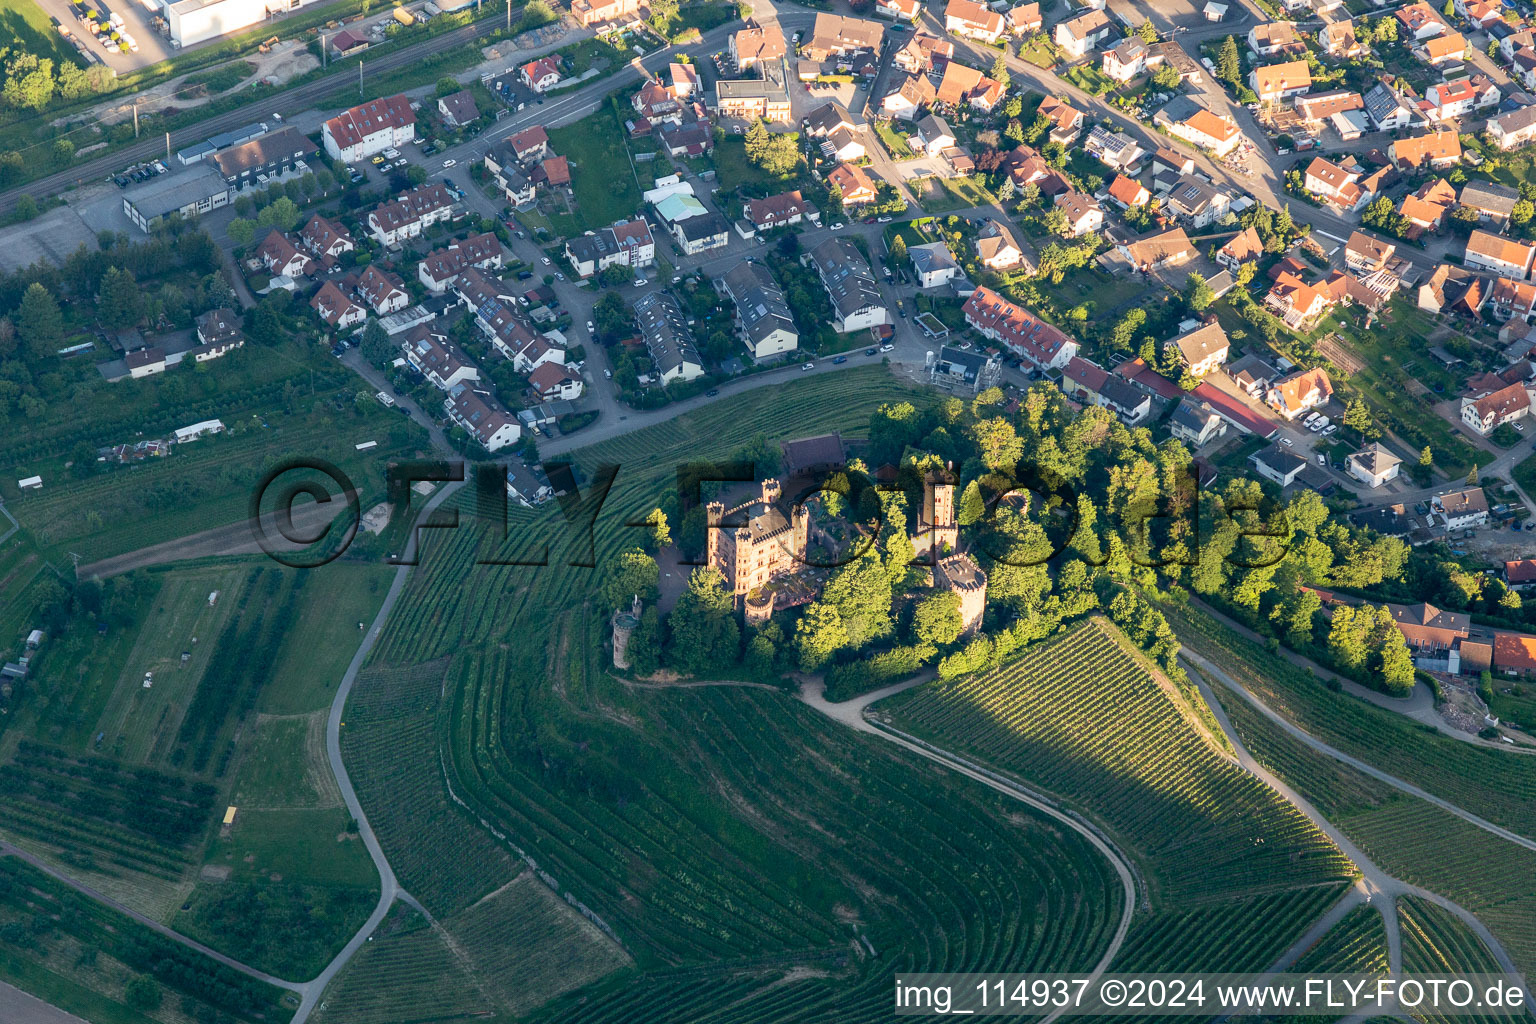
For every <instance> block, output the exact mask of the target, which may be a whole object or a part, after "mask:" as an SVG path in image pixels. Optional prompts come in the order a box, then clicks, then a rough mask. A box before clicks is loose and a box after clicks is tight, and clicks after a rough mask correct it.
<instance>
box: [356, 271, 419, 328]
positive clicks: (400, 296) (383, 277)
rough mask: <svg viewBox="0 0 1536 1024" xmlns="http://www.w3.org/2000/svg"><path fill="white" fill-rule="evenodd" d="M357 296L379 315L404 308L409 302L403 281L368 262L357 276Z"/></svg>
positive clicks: (409, 298)
mask: <svg viewBox="0 0 1536 1024" xmlns="http://www.w3.org/2000/svg"><path fill="white" fill-rule="evenodd" d="M356 291H357V297H358V298H359V299H361V300H362V301H363V302H365V303H367V304H368V305H369V306H370V307H372V309H373V311H374V312H375V313H377V314H378V315H379V316H383V315H384V314H386V313H393V312H395V311H396V310H397V309H404V308H405V307H406V306H409V305H410V304H411V297H410V295H409V294H407V293H406V290H405V282H404V281H402V280H400V278H398V277H396V276H395V275H394V274H392V273H390V272H389V271H387V270H385V269H383V268H382V267H380V266H379V265H378V264H370V265H369V266H368V267H367V268H365V269H364V270H363V272H362V274H360V275H358V278H357V287H356Z"/></svg>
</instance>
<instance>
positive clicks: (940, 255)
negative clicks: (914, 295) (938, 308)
mask: <svg viewBox="0 0 1536 1024" xmlns="http://www.w3.org/2000/svg"><path fill="white" fill-rule="evenodd" d="M907 256H908V258H909V259H910V260H911V261H912V273H913V275H914V276H915V277H916V278H917V286H918V287H919V288H937V287H938V286H939V285H941V284H948V283H949V282H950V281H953V280H954V279H955V275H956V274H958V273H959V272H960V266H959V264H957V263H956V262H955V258H954V257H953V256H951V255H950V253H949V247H948V246H947V245H945V244H944V243H943V242H928V243H926V244H924V245H914V246H912V247H911V248H909V249H908V250H907Z"/></svg>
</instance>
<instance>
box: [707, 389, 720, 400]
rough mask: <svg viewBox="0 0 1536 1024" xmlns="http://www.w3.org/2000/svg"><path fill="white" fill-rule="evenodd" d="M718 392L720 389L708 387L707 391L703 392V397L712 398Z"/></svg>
mask: <svg viewBox="0 0 1536 1024" xmlns="http://www.w3.org/2000/svg"><path fill="white" fill-rule="evenodd" d="M719 393H720V389H719V388H710V389H709V390H708V391H706V392H704V397H705V398H714V397H715V396H716V395H718V394H719Z"/></svg>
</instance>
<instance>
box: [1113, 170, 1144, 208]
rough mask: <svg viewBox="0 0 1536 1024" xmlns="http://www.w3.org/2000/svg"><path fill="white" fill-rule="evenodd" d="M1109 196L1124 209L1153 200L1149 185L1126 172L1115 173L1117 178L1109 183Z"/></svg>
mask: <svg viewBox="0 0 1536 1024" xmlns="http://www.w3.org/2000/svg"><path fill="white" fill-rule="evenodd" d="M1109 198H1110V199H1112V200H1114V202H1115V205H1117V206H1119V207H1120V209H1122V210H1128V209H1130V208H1131V207H1133V206H1145V205H1147V203H1149V202H1151V200H1152V193H1151V192H1149V191H1148V190H1147V186H1145V185H1143V184H1142V183H1141V182H1139V181H1137V180H1136V179H1135V178H1131V177H1127V176H1126V175H1124V174H1117V175H1115V180H1114V181H1111V182H1110V183H1109Z"/></svg>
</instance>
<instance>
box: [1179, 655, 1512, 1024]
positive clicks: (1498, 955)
mask: <svg viewBox="0 0 1536 1024" xmlns="http://www.w3.org/2000/svg"><path fill="white" fill-rule="evenodd" d="M1181 659H1183V660H1184V662H1185V666H1186V668H1189V669H1194V670H1195V671H1193V673H1192V674H1193V676H1194V679H1195V682H1196V684H1197V685H1198V686H1199V688H1200V693H1201V695H1202V696H1203V697H1204V698H1205V701H1206V703H1207V704H1209V705H1210V708H1211V711H1212V713H1213V714H1214V715H1215V716H1216V721H1217V723H1218V724H1219V725H1220V726H1221V729H1222V732H1224V733H1225V734H1226V736H1227V739H1228V740H1229V741H1231V743H1232V747H1233V749H1234V750H1235V751H1236V752H1237V758H1238V762H1239V763H1240V764H1242V765H1243V767H1245V768H1247V769H1248V770H1249V771H1250V772H1252V773H1253V774H1254V775H1256V776H1258V777H1259V778H1260V779H1263V780H1264V782H1265V783H1267V784H1268V785H1269V786H1270V787H1271V788H1273V789H1274V790H1275V791H1276V792H1277V793H1279V794H1280V795H1281V796H1283V797H1285V798H1286V799H1287V800H1289V801H1290V802H1291V803H1292V804H1293V805H1294V806H1295V807H1296V809H1297V810H1299V811H1301V812H1302V813H1303V814H1305V815H1306V816H1307V817H1308V818H1309V819H1311V821H1312V823H1313V824H1314V825H1316V826H1317V828H1318V830H1319V831H1321V832H1323V834H1325V835H1326V836H1328V838H1329V839H1331V840H1332V841H1333V842H1334V844H1335V845H1336V846H1338V848H1339V849H1340V850H1341V851H1343V852H1344V854H1345V856H1347V857H1349V859H1350V860H1352V861H1354V862H1355V865H1356V866H1357V867H1359V868H1360V871H1361V881H1362V882H1363V884H1364V885H1365V887H1366V889H1367V893H1368V897H1367V898H1369V899H1370V900H1371V902H1372V903H1373V904H1375V903H1376V901H1375V899H1374V896H1375V895H1376V894H1380V895H1381V896H1382V897H1383V899H1382V900H1381V902H1380V904H1376V905H1377V907H1378V909H1379V910H1380V911H1381V915H1382V921H1383V923H1384V924H1385V925H1386V929H1387V949H1388V960H1389V963H1390V965H1391V969H1392V973H1393V974H1394V975H1399V976H1400V975H1401V973H1402V943H1401V937H1400V929H1399V927H1398V925H1399V922H1398V919H1397V899H1398V898H1399V897H1401V896H1405V895H1411V896H1418V897H1420V898H1422V899H1425V900H1428V901H1430V902H1431V903H1434V904H1436V905H1437V906H1440V907H1442V908H1444V909H1445V910H1448V911H1450V912H1451V913H1452V914H1455V915H1456V917H1457V918H1458V919H1460V920H1461V922H1462V923H1463V924H1465V925H1466V926H1467V927H1468V928H1470V929H1471V930H1472V931H1473V932H1474V933H1475V934H1476V935H1477V937H1478V938H1480V939H1481V940H1482V941H1483V943H1484V945H1486V946H1487V947H1488V949H1489V951H1490V952H1492V953H1493V956H1494V959H1495V960H1497V961H1498V963H1499V969H1500V970H1501V971H1504V972H1506V973H1509V974H1516V975H1518V974H1519V970H1518V968H1517V967H1516V966H1515V962H1514V960H1513V959H1512V958H1511V957H1510V955H1509V953H1508V951H1506V950H1505V949H1504V946H1503V944H1502V943H1501V942H1500V941H1499V940H1498V938H1497V937H1496V936H1495V935H1494V934H1493V932H1491V931H1489V930H1488V926H1487V925H1485V924H1483V922H1482V921H1480V920H1478V918H1477V916H1476V915H1475V914H1473V913H1472V912H1471V911H1469V910H1467V909H1466V908H1465V907H1463V906H1461V905H1460V904H1458V903H1455V902H1454V901H1452V900H1449V899H1446V898H1445V897H1444V896H1441V895H1440V894H1439V893H1436V892H1431V891H1430V890H1428V889H1424V888H1422V887H1420V886H1417V885H1412V884H1410V883H1408V882H1404V881H1402V880H1401V879H1398V878H1396V877H1394V876H1392V875H1389V874H1387V873H1386V872H1385V871H1383V870H1382V869H1381V868H1379V867H1377V866H1376V864H1375V863H1374V862H1373V861H1371V859H1370V858H1368V857H1366V856H1365V854H1364V853H1363V852H1362V851H1361V850H1360V848H1359V847H1357V846H1356V845H1355V844H1354V843H1352V842H1351V841H1350V839H1349V837H1348V836H1346V835H1345V834H1344V833H1343V832H1342V831H1340V830H1339V829H1338V828H1337V827H1335V826H1334V825H1333V823H1332V822H1330V821H1329V820H1328V819H1327V818H1325V817H1324V816H1323V815H1322V814H1321V812H1319V811H1318V810H1317V808H1315V807H1313V806H1312V804H1311V803H1310V802H1309V801H1307V800H1306V799H1305V798H1304V797H1302V796H1301V795H1300V794H1299V793H1297V792H1296V791H1295V790H1293V789H1292V788H1291V787H1290V786H1289V785H1287V784H1286V783H1285V782H1284V781H1282V780H1281V779H1279V778H1278V777H1276V776H1275V775H1274V774H1273V773H1272V772H1270V771H1269V770H1268V769H1267V768H1265V767H1264V766H1263V765H1262V764H1260V763H1259V762H1258V761H1257V760H1256V759H1255V758H1254V757H1253V755H1252V754H1251V753H1249V751H1248V749H1247V747H1246V746H1245V745H1244V744H1243V741H1242V739H1241V738H1240V737H1239V736H1238V734H1237V730H1236V729H1234V728H1233V726H1232V722H1231V720H1230V719H1229V718H1228V717H1227V713H1226V709H1225V708H1223V707H1222V705H1221V702H1220V701H1219V700H1217V699H1216V695H1215V693H1214V692H1213V691H1212V689H1211V686H1210V684H1209V683H1208V682H1207V681H1206V679H1205V674H1208V675H1209V676H1210V677H1211V678H1213V679H1216V680H1219V681H1220V682H1221V683H1222V684H1223V685H1225V686H1226V687H1228V688H1229V689H1230V690H1232V691H1233V692H1234V693H1236V694H1237V695H1238V696H1240V697H1242V698H1244V699H1246V700H1247V701H1248V702H1249V703H1251V704H1253V705H1254V707H1256V708H1257V709H1258V710H1259V711H1260V712H1261V713H1262V714H1263V715H1264V716H1265V717H1266V718H1269V719H1270V720H1271V721H1273V722H1275V723H1276V724H1278V725H1279V726H1280V727H1281V728H1283V729H1285V731H1286V732H1288V733H1289V734H1291V735H1292V736H1294V737H1295V738H1297V739H1299V740H1301V741H1302V742H1303V743H1304V744H1306V745H1307V746H1308V747H1310V748H1312V749H1313V750H1315V751H1317V752H1318V753H1321V754H1325V755H1327V756H1328V757H1332V758H1334V759H1335V760H1338V761H1342V762H1343V763H1345V764H1347V765H1349V766H1350V767H1352V768H1355V769H1356V770H1358V771H1363V772H1365V773H1366V774H1368V775H1370V776H1371V777H1372V778H1374V779H1377V780H1378V781H1381V782H1385V783H1386V784H1388V785H1390V786H1392V787H1393V788H1395V789H1398V790H1401V791H1402V792H1404V793H1407V794H1409V795H1410V796H1416V797H1418V798H1420V799H1422V800H1427V801H1429V802H1430V803H1433V804H1434V805H1435V806H1437V807H1439V808H1441V809H1442V810H1445V811H1448V812H1450V813H1452V814H1454V815H1456V816H1457V817H1458V818H1461V819H1462V820H1464V821H1467V822H1470V823H1472V824H1474V825H1477V826H1478V827H1479V828H1484V829H1487V830H1488V831H1490V832H1492V833H1493V834H1495V835H1497V836H1499V837H1500V838H1501V839H1507V840H1509V841H1510V842H1513V843H1515V844H1517V845H1519V846H1523V847H1525V848H1527V849H1536V843H1533V842H1531V840H1529V839H1526V838H1524V837H1523V836H1517V835H1515V834H1514V833H1512V832H1509V831H1507V830H1505V829H1501V828H1499V827H1498V826H1497V825H1493V824H1490V823H1489V822H1486V821H1484V820H1483V819H1481V818H1479V817H1477V816H1476V815H1473V814H1470V813H1468V812H1466V811H1463V810H1462V809H1461V808H1459V807H1456V806H1455V805H1454V804H1450V803H1448V802H1446V801H1444V800H1441V799H1440V798H1438V797H1435V796H1431V795H1430V794H1428V793H1425V792H1424V791H1423V790H1421V789H1419V788H1418V787H1417V786H1414V785H1411V784H1409V783H1406V782H1402V781H1401V780H1399V779H1396V778H1394V777H1392V776H1390V775H1388V774H1386V773H1385V772H1382V771H1380V770H1379V769H1376V768H1374V767H1372V766H1371V765H1368V764H1365V763H1364V762H1362V761H1359V760H1358V759H1356V758H1352V757H1350V756H1349V755H1347V754H1344V753H1341V752H1340V751H1338V750H1335V749H1334V748H1332V747H1330V746H1328V745H1327V744H1326V743H1323V742H1322V741H1321V740H1318V739H1316V738H1315V737H1313V736H1312V735H1310V734H1309V733H1306V732H1304V731H1302V730H1301V729H1298V728H1297V727H1296V726H1294V725H1292V724H1290V722H1288V721H1287V720H1286V719H1285V718H1284V717H1282V716H1281V715H1280V714H1279V713H1278V712H1276V711H1273V710H1271V709H1270V708H1269V706H1268V705H1266V704H1264V703H1263V702H1262V701H1260V700H1259V699H1258V698H1257V697H1256V696H1255V695H1254V694H1253V693H1252V692H1251V691H1249V690H1248V689H1247V687H1245V686H1243V684H1241V683H1239V682H1238V681H1237V680H1235V679H1233V678H1232V677H1231V676H1230V675H1228V674H1227V673H1226V672H1225V671H1224V670H1222V668H1221V667H1220V666H1218V665H1215V664H1213V663H1212V662H1210V661H1208V660H1207V659H1205V658H1203V657H1201V656H1200V655H1199V654H1198V653H1196V652H1194V651H1192V650H1190V649H1189V647H1188V646H1186V647H1185V648H1184V651H1183V654H1182V655H1181ZM1298 945H1299V944H1298ZM1303 952H1305V949H1304V948H1303V949H1297V948H1296V947H1294V946H1293V947H1292V949H1291V950H1290V951H1288V952H1287V954H1286V956H1287V957H1291V956H1292V954H1294V955H1295V956H1296V957H1299V956H1300V955H1301V953H1303ZM1292 962H1293V963H1294V960H1292ZM1526 1005H1527V1007H1529V1006H1530V993H1529V990H1528V989H1527V992H1526ZM1529 1012H1536V1010H1533V1011H1529ZM1379 1015H1380V1010H1377V1011H1374V1012H1371V1013H1361V1014H1356V1015H1354V1016H1352V1017H1350V1018H1348V1020H1350V1021H1355V1020H1364V1019H1366V1018H1369V1017H1375V1016H1379Z"/></svg>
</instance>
